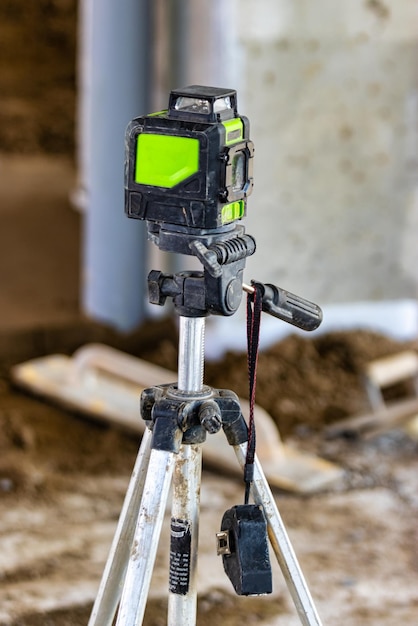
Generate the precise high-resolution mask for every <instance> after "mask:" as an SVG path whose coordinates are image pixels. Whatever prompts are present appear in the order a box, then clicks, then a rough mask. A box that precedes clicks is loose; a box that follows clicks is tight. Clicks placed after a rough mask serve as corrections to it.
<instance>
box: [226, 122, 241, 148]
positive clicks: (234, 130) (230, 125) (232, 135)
mask: <svg viewBox="0 0 418 626" xmlns="http://www.w3.org/2000/svg"><path fill="white" fill-rule="evenodd" d="M222 125H223V126H224V128H225V133H226V139H225V145H226V146H230V145H231V144H233V143H236V142H237V141H241V140H242V138H243V134H244V125H243V123H242V119H241V118H240V117H234V119H232V120H227V121H226V122H222Z"/></svg>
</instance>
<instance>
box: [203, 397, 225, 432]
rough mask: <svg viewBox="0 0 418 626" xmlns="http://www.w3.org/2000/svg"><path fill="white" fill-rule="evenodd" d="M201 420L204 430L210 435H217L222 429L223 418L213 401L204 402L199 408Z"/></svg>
mask: <svg viewBox="0 0 418 626" xmlns="http://www.w3.org/2000/svg"><path fill="white" fill-rule="evenodd" d="M199 420H200V423H201V424H202V426H203V428H204V429H205V430H206V431H207V432H208V433H210V434H215V433H217V432H219V431H220V429H221V427H222V416H221V411H220V408H219V406H218V405H217V404H216V402H214V401H213V400H208V401H207V402H203V403H202V405H201V406H200V408H199Z"/></svg>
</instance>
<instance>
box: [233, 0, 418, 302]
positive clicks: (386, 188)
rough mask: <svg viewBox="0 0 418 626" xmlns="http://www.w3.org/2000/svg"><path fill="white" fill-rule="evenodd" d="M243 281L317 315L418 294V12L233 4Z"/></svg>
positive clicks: (262, 1) (342, 5)
mask: <svg viewBox="0 0 418 626" xmlns="http://www.w3.org/2000/svg"><path fill="white" fill-rule="evenodd" d="M235 11H236V14H235V15H236V19H237V21H236V22H235V27H236V36H237V39H238V44H239V50H240V54H239V63H238V64H237V65H236V67H235V69H236V70H237V69H238V68H239V78H238V76H237V77H236V78H237V80H236V81H235V82H234V83H233V85H234V86H235V85H236V86H237V88H238V89H239V104H240V111H241V112H242V113H245V114H246V115H248V116H249V118H250V120H251V123H252V138H253V140H254V142H255V145H256V160H255V191H254V194H253V196H252V197H251V198H250V202H249V216H248V219H247V230H248V232H250V233H252V234H253V235H254V236H255V237H256V240H257V243H258V249H257V253H256V255H255V256H254V257H252V258H251V259H250V260H249V261H248V265H247V268H248V271H247V274H248V275H249V277H251V278H257V279H258V280H262V281H270V282H274V283H276V284H278V285H280V286H282V287H284V288H286V289H289V290H290V291H294V292H297V293H300V294H301V295H303V296H305V297H307V298H311V299H313V300H315V301H318V302H319V303H321V304H325V305H326V304H329V303H343V302H353V301H363V300H366V301H373V300H387V299H402V298H416V297H417V294H418V199H417V190H418V158H417V157H418V155H417V134H418V128H417V115H418V73H417V65H416V61H417V58H418V30H417V25H418V20H417V14H418V13H417V11H418V5H417V4H416V2H415V1H414V0H398V1H397V2H390V3H389V2H385V3H384V2H380V1H379V0H344V1H341V2H335V1H333V0H316V2H312V1H309V0H239V2H236V3H235Z"/></svg>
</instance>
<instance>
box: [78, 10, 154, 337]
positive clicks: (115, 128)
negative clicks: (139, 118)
mask: <svg viewBox="0 0 418 626" xmlns="http://www.w3.org/2000/svg"><path fill="white" fill-rule="evenodd" d="M150 6H151V3H150V2H149V1H148V0H118V2H115V1H114V0H82V1H81V3H80V72H79V76H80V93H81V96H80V98H81V99H80V108H79V141H80V146H79V170H80V178H81V180H80V184H81V186H82V188H83V189H84V192H85V194H84V198H85V200H84V202H83V205H84V211H85V216H84V229H83V260H82V264H83V276H82V307H83V310H84V312H85V313H86V314H87V315H89V316H91V317H92V318H94V319H96V320H99V321H102V322H104V323H108V324H110V325H112V326H115V327H116V328H118V329H120V330H126V331H128V330H131V329H132V328H133V327H135V326H136V325H137V324H138V322H139V321H140V320H141V318H142V315H143V308H144V303H145V297H146V296H145V293H146V292H145V282H146V276H145V274H146V267H145V262H144V256H145V253H144V241H145V229H144V225H143V224H142V223H141V222H137V221H135V220H130V219H127V218H126V216H125V214H124V197H123V170H124V133H125V127H126V125H127V123H128V122H129V120H130V119H131V118H133V117H135V116H136V115H140V114H143V113H146V112H148V108H149V104H148V102H149V92H150V84H149V76H148V74H149V70H148V68H149V67H150V66H151V61H150V54H151V53H150V49H151V46H150V39H151V31H152V28H151V25H152V21H151V18H150Z"/></svg>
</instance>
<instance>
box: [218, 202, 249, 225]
mask: <svg viewBox="0 0 418 626" xmlns="http://www.w3.org/2000/svg"><path fill="white" fill-rule="evenodd" d="M244 212H245V204H244V202H243V200H238V201H237V202H231V203H230V204H226V205H225V206H224V207H222V224H227V223H228V222H233V221H234V220H239V219H240V218H241V217H243V215H244Z"/></svg>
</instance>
